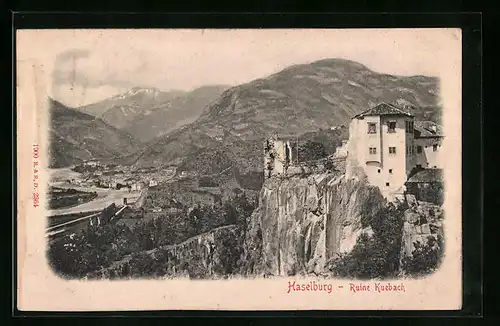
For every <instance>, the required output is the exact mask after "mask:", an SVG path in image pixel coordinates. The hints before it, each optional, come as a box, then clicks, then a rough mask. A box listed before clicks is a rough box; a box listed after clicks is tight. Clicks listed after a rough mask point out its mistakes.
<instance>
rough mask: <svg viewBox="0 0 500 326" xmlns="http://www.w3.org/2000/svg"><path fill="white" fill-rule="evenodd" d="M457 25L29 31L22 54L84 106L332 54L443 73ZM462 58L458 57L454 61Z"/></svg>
mask: <svg viewBox="0 0 500 326" xmlns="http://www.w3.org/2000/svg"><path fill="white" fill-rule="evenodd" d="M460 49H461V34H460V30H457V29H391V30H389V29H383V30H368V29H344V30H339V29H328V30H325V29H301V30H293V29H289V30H273V29H271V30H263V29H251V30H229V29H228V30H165V29H158V30H145V29H142V30H125V29H123V30H22V31H18V35H17V59H18V60H34V62H37V63H39V64H40V65H42V67H43V71H44V76H45V77H46V86H47V87H46V88H47V93H48V94H49V96H52V97H53V98H54V99H56V100H59V101H61V102H62V103H64V104H66V105H68V106H71V107H78V106H81V105H86V104H90V103H94V102H97V101H100V100H102V99H105V98H108V97H110V96H113V95H116V94H119V93H122V92H125V91H127V90H128V89H130V88H132V87H136V86H138V87H156V88H158V89H160V90H164V91H168V90H186V91H187V90H191V89H194V88H197V87H200V86H203V85H214V84H218V85H230V86H236V85H239V84H243V83H246V82H249V81H252V80H254V79H257V78H263V77H266V76H268V75H271V74H273V73H276V72H278V71H280V70H282V69H284V68H286V67H288V66H290V65H294V64H303V63H310V62H313V61H316V60H321V59H326V58H343V59H349V60H353V61H357V62H359V63H361V64H363V65H365V66H367V67H368V68H370V69H372V70H374V71H377V72H381V73H388V74H394V75H403V76H410V75H425V76H436V77H440V75H441V74H442V71H443V70H442V69H443V65H446V64H449V62H450V55H451V56H452V57H453V56H456V54H457V52H460ZM453 62H455V64H457V63H456V62H457V61H456V60H455V61H453Z"/></svg>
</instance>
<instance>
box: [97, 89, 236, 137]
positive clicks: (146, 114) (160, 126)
mask: <svg viewBox="0 0 500 326" xmlns="http://www.w3.org/2000/svg"><path fill="white" fill-rule="evenodd" d="M227 88H229V86H224V85H214V86H204V87H200V88H197V89H194V90H192V91H190V92H185V93H183V94H181V95H178V96H176V97H174V98H172V99H170V100H168V101H165V102H164V103H161V104H157V105H156V106H152V107H150V108H148V109H145V110H144V109H143V110H142V111H141V113H140V114H138V115H136V116H135V118H134V119H132V120H130V121H128V122H127V124H126V125H125V126H124V127H123V128H124V130H126V131H128V132H129V133H131V134H132V135H134V136H136V137H137V138H139V139H140V140H142V141H150V140H152V139H153V138H155V137H159V136H162V135H164V134H167V133H168V132H170V131H172V130H174V129H177V128H179V127H181V126H183V125H186V124H189V123H192V122H194V121H195V120H196V119H197V118H198V117H199V116H200V114H201V113H202V111H203V109H204V108H205V107H206V106H207V105H209V104H210V103H211V102H212V101H214V100H215V99H217V98H218V97H219V96H220V95H221V94H222V92H223V91H224V90H226V89H227ZM108 114H109V111H108V112H106V114H105V115H108Z"/></svg>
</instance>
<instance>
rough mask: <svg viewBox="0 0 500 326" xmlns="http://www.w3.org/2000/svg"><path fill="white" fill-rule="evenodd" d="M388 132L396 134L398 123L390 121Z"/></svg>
mask: <svg viewBox="0 0 500 326" xmlns="http://www.w3.org/2000/svg"><path fill="white" fill-rule="evenodd" d="M387 128H388V129H387V132H396V121H389V122H388V123H387Z"/></svg>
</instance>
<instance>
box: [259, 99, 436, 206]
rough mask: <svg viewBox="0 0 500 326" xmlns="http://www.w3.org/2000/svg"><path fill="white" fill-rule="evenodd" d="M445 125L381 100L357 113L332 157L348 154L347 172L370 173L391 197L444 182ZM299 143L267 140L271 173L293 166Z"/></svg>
mask: <svg viewBox="0 0 500 326" xmlns="http://www.w3.org/2000/svg"><path fill="white" fill-rule="evenodd" d="M443 139H444V134H443V130H442V127H441V126H439V125H437V124H436V123H434V122H431V121H418V120H415V117H414V116H413V115H412V114H411V113H410V112H409V111H408V110H407V109H406V108H400V107H397V106H395V105H392V104H388V103H381V104H379V105H377V106H374V107H372V108H370V109H368V110H366V111H364V112H362V113H360V114H357V115H356V116H354V117H353V118H352V120H351V122H350V125H349V140H348V141H344V142H343V143H342V146H340V147H338V148H337V150H336V152H335V153H334V154H333V155H332V156H331V157H332V158H345V160H346V162H345V165H346V167H345V169H346V176H347V177H348V178H352V177H357V178H359V177H366V179H367V180H368V182H369V183H371V184H373V185H376V186H378V187H379V188H380V190H381V192H382V194H383V195H384V196H385V197H386V198H393V197H397V196H398V195H403V194H404V193H405V191H406V189H407V186H409V187H410V188H412V189H414V188H415V186H414V185H412V183H434V182H442V178H435V176H441V175H442V173H441V171H440V170H441V169H442V168H443V162H444V157H443V147H442V146H443ZM295 159H296V154H295V150H294V142H293V141H291V140H289V139H288V140H287V139H279V138H278V137H277V136H273V137H271V138H269V139H267V140H266V141H265V144H264V173H265V177H266V178H270V177H272V176H275V175H286V174H287V171H289V170H290V167H292V166H293V165H294V160H295ZM436 170H437V171H436Z"/></svg>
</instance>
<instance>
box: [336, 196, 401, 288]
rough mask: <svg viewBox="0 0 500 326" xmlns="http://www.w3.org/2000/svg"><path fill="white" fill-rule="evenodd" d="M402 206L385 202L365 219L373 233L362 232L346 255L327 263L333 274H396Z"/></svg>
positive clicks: (360, 275)
mask: <svg viewBox="0 0 500 326" xmlns="http://www.w3.org/2000/svg"><path fill="white" fill-rule="evenodd" d="M406 209H407V206H406V205H400V206H395V205H393V204H388V205H387V206H386V207H384V208H383V209H381V210H379V211H378V212H377V213H376V214H374V215H373V216H370V217H368V218H367V219H366V222H367V224H368V226H370V227H371V229H372V230H373V236H371V237H370V236H368V235H366V234H362V235H361V236H360V237H359V239H358V241H357V242H356V245H355V246H354V248H353V250H352V251H351V252H350V253H349V254H344V255H339V256H337V257H335V258H333V259H332V260H330V261H329V262H328V264H327V269H328V270H330V271H331V272H332V274H333V275H334V276H339V277H346V278H357V279H374V278H390V277H394V276H396V275H397V274H398V273H399V258H400V246H401V237H402V227H403V218H404V212H405V210H406Z"/></svg>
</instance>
